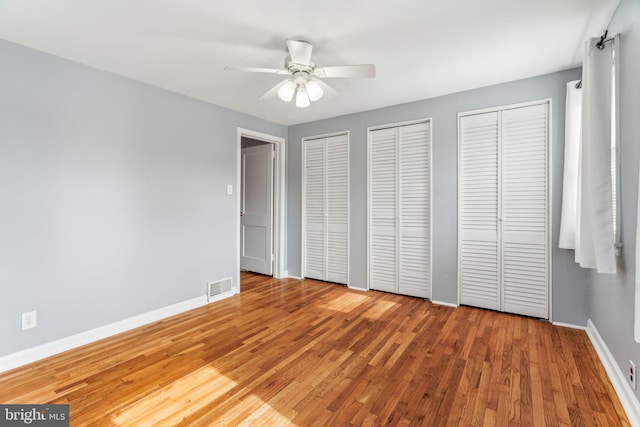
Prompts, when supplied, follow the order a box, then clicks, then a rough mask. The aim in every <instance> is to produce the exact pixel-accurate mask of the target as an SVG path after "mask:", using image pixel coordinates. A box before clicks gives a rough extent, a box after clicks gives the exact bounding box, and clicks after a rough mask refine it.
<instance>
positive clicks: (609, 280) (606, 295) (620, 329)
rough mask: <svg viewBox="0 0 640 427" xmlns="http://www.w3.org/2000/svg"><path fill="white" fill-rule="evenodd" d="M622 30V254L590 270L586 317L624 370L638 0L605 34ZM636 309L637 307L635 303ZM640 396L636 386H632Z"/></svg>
mask: <svg viewBox="0 0 640 427" xmlns="http://www.w3.org/2000/svg"><path fill="white" fill-rule="evenodd" d="M616 33H620V34H621V36H620V37H621V40H620V45H621V52H620V68H621V69H620V95H621V97H620V127H621V129H620V154H621V164H620V174H621V176H620V186H621V194H620V199H621V200H620V202H621V203H620V204H621V206H620V207H621V217H622V227H621V236H622V244H623V249H622V257H621V258H620V259H619V262H618V269H619V272H618V274H616V275H605V274H598V273H595V272H594V273H591V276H590V281H591V298H590V303H591V320H592V321H593V323H594V325H595V326H596V328H597V329H598V331H599V332H600V335H601V336H602V338H603V339H604V341H605V342H606V344H607V347H609V350H611V353H612V354H613V356H614V357H615V359H616V361H617V362H618V364H619V366H620V369H621V371H622V372H627V369H628V363H629V360H633V361H634V362H635V363H636V365H638V366H640V344H638V343H636V342H635V341H634V339H633V322H634V298H635V297H634V295H635V284H634V280H635V274H636V268H637V266H636V263H635V256H636V251H635V240H636V203H637V196H638V161H639V159H640V79H639V78H638V76H640V55H639V54H638V53H639V52H640V1H638V0H622V1H621V2H620V5H619V6H618V9H617V10H616V13H615V14H614V16H613V18H612V20H611V23H610V24H609V34H611V35H613V34H616ZM635 310H636V311H637V310H639V307H635ZM636 396H638V397H640V390H638V391H636Z"/></svg>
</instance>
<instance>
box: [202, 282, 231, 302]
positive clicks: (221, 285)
mask: <svg viewBox="0 0 640 427" xmlns="http://www.w3.org/2000/svg"><path fill="white" fill-rule="evenodd" d="M232 283H233V279H232V278H231V277H229V278H227V279H222V280H218V281H216V282H209V284H208V285H207V300H208V301H209V302H211V300H212V299H217V298H216V297H218V296H220V295H224V294H228V293H231V291H232V286H231V284H232Z"/></svg>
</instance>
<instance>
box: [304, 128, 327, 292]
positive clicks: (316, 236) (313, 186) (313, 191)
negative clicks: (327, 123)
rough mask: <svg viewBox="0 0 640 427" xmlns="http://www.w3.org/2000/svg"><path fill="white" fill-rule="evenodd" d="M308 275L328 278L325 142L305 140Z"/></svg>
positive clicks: (306, 268) (305, 265) (306, 255)
mask: <svg viewBox="0 0 640 427" xmlns="http://www.w3.org/2000/svg"><path fill="white" fill-rule="evenodd" d="M303 164H304V171H303V173H304V178H303V179H304V229H305V236H304V272H303V275H304V277H309V278H312V279H319V280H326V279H325V278H326V268H325V266H326V232H325V230H326V229H325V197H326V188H325V169H326V168H325V164H326V159H325V141H324V139H321V140H310V141H305V143H304V163H303Z"/></svg>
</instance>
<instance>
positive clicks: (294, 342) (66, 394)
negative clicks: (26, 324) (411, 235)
mask: <svg viewBox="0 0 640 427" xmlns="http://www.w3.org/2000/svg"><path fill="white" fill-rule="evenodd" d="M0 403H69V404H70V411H71V425H72V426H85V425H90V426H103V425H104V426H141V425H144V426H147V425H154V424H157V425H161V426H169V425H193V426H218V425H220V426H222V425H237V424H246V425H274V426H284V425H297V426H312V425H317V426H347V425H399V426H408V425H432V426H445V425H450V426H483V425H484V426H543V425H547V426H569V425H574V426H581V425H585V426H628V425H629V423H628V421H627V419H626V417H625V415H624V412H623V410H622V407H621V405H620V402H619V401H618V398H617V396H616V395H615V393H614V391H613V388H612V386H611V384H610V382H609V380H608V378H607V376H606V373H605V372H604V369H603V367H602V365H601V364H600V362H599V360H598V358H597V356H596V354H595V352H594V350H593V348H592V346H591V343H590V342H589V339H588V338H587V336H586V334H585V333H584V332H583V331H579V330H573V329H567V328H562V327H558V326H553V325H550V324H549V323H546V322H543V321H539V320H534V319H530V318H524V317H519V316H513V315H508V314H502V313H495V312H492V311H485V310H480V309H474V308H469V307H458V308H453V307H446V306H439V305H433V304H431V303H429V302H426V301H424V300H420V299H417V298H409V297H403V296H398V295H390V294H385V293H381V292H375V291H370V292H366V293H365V292H359V291H350V290H348V289H346V288H345V287H343V286H339V285H334V284H327V283H323V282H317V281H313V280H304V281H300V280H294V279H286V280H275V279H272V278H270V277H265V276H260V275H254V274H249V273H243V274H242V293H241V294H240V295H237V296H234V297H232V298H229V299H226V300H223V301H219V302H216V303H213V304H210V305H208V306H206V307H202V308H198V309H196V310H192V311H190V312H187V313H183V314H180V315H177V316H174V317H171V318H168V319H165V320H163V321H161V322H157V323H153V324H150V325H147V326H143V327H141V328H138V329H135V330H132V331H129V332H126V333H123V334H120V335H117V336H114V337H111V338H108V339H105V340H102V341H99V342H96V343H93V344H89V345H86V346H84V347H81V348H78V349H74V350H71V351H69V352H66V353H63V354H60V355H57V356H53V357H50V358H48V359H46V360H43V361H40V362H37V363H34V364H31V365H28V366H25V367H21V368H19V369H15V370H13V371H9V372H6V373H3V374H0Z"/></svg>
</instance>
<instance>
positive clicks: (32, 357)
mask: <svg viewBox="0 0 640 427" xmlns="http://www.w3.org/2000/svg"><path fill="white" fill-rule="evenodd" d="M228 296H231V294H227V295H224V296H222V297H228ZM218 299H222V298H217V297H216V298H215V299H212V300H211V302H213V301H216V300H218ZM206 304H207V297H206V296H205V295H203V296H201V297H197V298H193V299H190V300H187V301H182V302H179V303H177V304H173V305H169V306H167V307H162V308H159V309H157V310H153V311H149V312H147V313H142V314H139V315H137V316H133V317H129V318H128V319H123V320H120V321H118V322H114V323H110V324H108V325H104V326H100V327H98V328H95V329H91V330H89V331H85V332H80V333H79V334H75V335H71V336H68V337H65V338H61V339H59V340H55V341H51V342H48V343H46V344H41V345H38V346H36V347H31V348H27V349H25V350H21V351H18V352H16V353H12V354H8V355H6V356H2V357H0V372H5V371H8V370H10V369H13V368H17V367H19V366H23V365H26V364H28V363H31V362H35V361H37V360H40V359H44V358H45V357H49V356H53V355H54V354H58V353H62V352H63V351H67V350H71V349H72V348H76V347H79V346H82V345H85V344H89V343H91V342H94V341H98V340H101V339H103V338H107V337H110V336H112V335H116V334H119V333H121V332H124V331H128V330H130V329H134V328H137V327H139V326H142V325H146V324H148V323H152V322H156V321H158V320H162V319H164V318H167V317H170V316H173V315H176V314H180V313H183V312H185V311H189V310H193V309H194V308H198V307H202V306H204V305H206Z"/></svg>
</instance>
